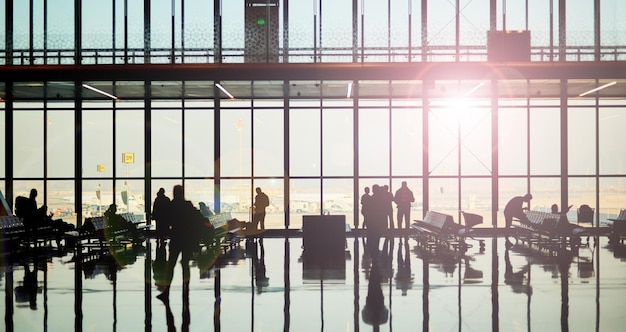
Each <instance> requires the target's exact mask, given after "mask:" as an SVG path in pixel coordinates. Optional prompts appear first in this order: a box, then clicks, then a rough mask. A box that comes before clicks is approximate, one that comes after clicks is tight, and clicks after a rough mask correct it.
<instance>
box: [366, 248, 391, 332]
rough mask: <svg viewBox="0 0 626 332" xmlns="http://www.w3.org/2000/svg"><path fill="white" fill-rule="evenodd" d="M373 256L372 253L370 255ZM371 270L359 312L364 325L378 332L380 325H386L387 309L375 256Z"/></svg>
mask: <svg viewBox="0 0 626 332" xmlns="http://www.w3.org/2000/svg"><path fill="white" fill-rule="evenodd" d="M372 254H373V253H372ZM372 256H373V257H374V258H373V259H372V263H373V264H372V269H371V270H370V275H369V283H368V285H367V298H366V299H365V306H364V307H363V310H362V311H361V317H362V318H363V321H364V322H365V323H366V324H370V325H373V326H374V331H380V325H382V324H385V323H387V320H388V319H389V309H387V307H385V296H384V295H383V290H382V287H381V285H380V284H381V282H382V275H381V272H380V265H379V262H378V259H377V258H376V256H377V255H374V254H373V255H372Z"/></svg>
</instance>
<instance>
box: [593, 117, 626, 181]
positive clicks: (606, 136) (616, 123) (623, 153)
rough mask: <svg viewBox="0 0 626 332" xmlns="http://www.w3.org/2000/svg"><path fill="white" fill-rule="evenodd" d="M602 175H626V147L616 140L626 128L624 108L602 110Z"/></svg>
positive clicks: (619, 140)
mask: <svg viewBox="0 0 626 332" xmlns="http://www.w3.org/2000/svg"><path fill="white" fill-rule="evenodd" d="M599 127H600V174H621V175H623V174H626V145H625V144H623V140H621V139H617V138H616V136H615V135H616V133H621V131H622V130H623V128H626V114H624V109H623V108H621V109H620V108H602V109H600V123H599Z"/></svg>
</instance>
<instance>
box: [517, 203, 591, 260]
mask: <svg viewBox="0 0 626 332" xmlns="http://www.w3.org/2000/svg"><path fill="white" fill-rule="evenodd" d="M524 214H525V215H526V217H527V218H528V220H529V221H530V223H522V222H520V220H518V219H514V220H513V223H512V224H511V226H512V227H513V229H514V237H515V239H516V240H520V241H522V242H525V243H527V244H530V245H537V246H539V247H543V248H545V249H548V250H555V249H559V248H562V247H563V246H567V245H573V246H575V245H579V244H580V236H582V235H586V234H587V233H586V230H585V229H584V228H583V227H580V226H578V225H575V224H571V223H570V222H569V221H568V220H567V217H566V216H565V215H563V214H555V213H550V212H543V211H535V210H528V211H524Z"/></svg>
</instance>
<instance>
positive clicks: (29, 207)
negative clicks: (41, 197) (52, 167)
mask: <svg viewBox="0 0 626 332" xmlns="http://www.w3.org/2000/svg"><path fill="white" fill-rule="evenodd" d="M37 206H38V205H37V189H35V188H33V189H31V190H30V194H29V196H28V198H26V197H24V196H18V197H17V198H16V199H15V214H16V215H17V216H18V217H20V218H22V220H23V222H24V226H26V227H27V228H36V227H38V226H40V225H41V224H43V222H44V220H45V219H47V218H48V219H49V218H50V217H49V216H47V215H46V213H47V211H48V207H47V206H45V205H42V206H41V207H37Z"/></svg>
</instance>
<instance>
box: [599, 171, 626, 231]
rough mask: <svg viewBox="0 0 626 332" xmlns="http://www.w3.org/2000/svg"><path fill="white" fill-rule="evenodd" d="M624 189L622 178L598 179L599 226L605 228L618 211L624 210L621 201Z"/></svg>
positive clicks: (624, 182)
mask: <svg viewBox="0 0 626 332" xmlns="http://www.w3.org/2000/svg"><path fill="white" fill-rule="evenodd" d="M625 188H626V180H624V178H600V188H599V190H598V195H599V196H600V206H599V208H600V220H599V222H600V226H607V225H608V224H609V223H611V222H610V221H608V219H611V218H617V216H618V215H619V212H620V210H621V209H624V208H626V206H625V204H624V199H623V197H624V195H625V194H626V189H625Z"/></svg>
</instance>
